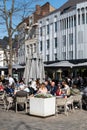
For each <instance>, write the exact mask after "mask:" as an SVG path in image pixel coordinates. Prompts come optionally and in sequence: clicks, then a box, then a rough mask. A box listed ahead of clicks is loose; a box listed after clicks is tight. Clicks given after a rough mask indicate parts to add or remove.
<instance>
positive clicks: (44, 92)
mask: <svg viewBox="0 0 87 130" xmlns="http://www.w3.org/2000/svg"><path fill="white" fill-rule="evenodd" d="M47 92H48V91H47V88H46V86H45V84H44V83H42V84H40V88H39V89H38V91H37V93H43V94H46V93H47Z"/></svg>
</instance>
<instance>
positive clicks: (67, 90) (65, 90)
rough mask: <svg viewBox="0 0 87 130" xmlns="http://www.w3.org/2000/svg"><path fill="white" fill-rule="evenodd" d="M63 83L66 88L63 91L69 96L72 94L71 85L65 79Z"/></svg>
mask: <svg viewBox="0 0 87 130" xmlns="http://www.w3.org/2000/svg"><path fill="white" fill-rule="evenodd" d="M62 85H63V86H64V88H63V89H62V93H63V94H64V95H65V96H67V97H69V96H70V87H69V85H68V84H67V83H66V81H65V80H64V81H62Z"/></svg>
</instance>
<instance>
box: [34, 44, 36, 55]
mask: <svg viewBox="0 0 87 130" xmlns="http://www.w3.org/2000/svg"><path fill="white" fill-rule="evenodd" d="M34 53H36V44H35V43H34Z"/></svg>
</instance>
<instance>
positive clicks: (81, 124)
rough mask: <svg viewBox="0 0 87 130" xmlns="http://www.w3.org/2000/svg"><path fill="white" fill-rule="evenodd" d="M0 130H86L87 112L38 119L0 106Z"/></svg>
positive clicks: (76, 111)
mask: <svg viewBox="0 0 87 130" xmlns="http://www.w3.org/2000/svg"><path fill="white" fill-rule="evenodd" d="M0 130H87V111H84V110H75V112H73V113H72V112H71V113H69V115H68V116H65V115H64V114H59V115H58V116H51V117H47V118H40V117H34V116H30V115H28V114H25V113H24V112H20V113H19V112H18V113H15V111H11V110H9V111H8V112H7V111H4V110H3V109H2V107H1V106H0Z"/></svg>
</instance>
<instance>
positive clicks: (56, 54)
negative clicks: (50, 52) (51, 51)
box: [55, 53, 57, 61]
mask: <svg viewBox="0 0 87 130" xmlns="http://www.w3.org/2000/svg"><path fill="white" fill-rule="evenodd" d="M56 60H57V53H55V61H56Z"/></svg>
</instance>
